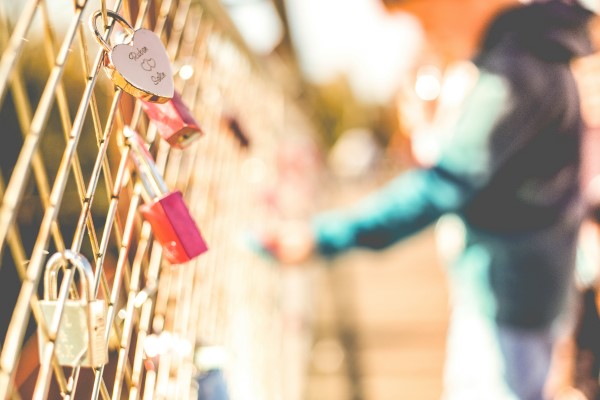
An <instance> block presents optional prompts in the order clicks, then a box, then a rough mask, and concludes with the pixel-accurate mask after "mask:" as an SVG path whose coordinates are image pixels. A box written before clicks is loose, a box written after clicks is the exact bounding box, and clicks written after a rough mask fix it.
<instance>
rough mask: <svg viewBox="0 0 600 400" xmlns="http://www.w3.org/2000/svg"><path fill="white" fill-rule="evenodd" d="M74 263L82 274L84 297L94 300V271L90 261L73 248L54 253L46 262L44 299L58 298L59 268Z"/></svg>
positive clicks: (86, 299) (87, 300)
mask: <svg viewBox="0 0 600 400" xmlns="http://www.w3.org/2000/svg"><path fill="white" fill-rule="evenodd" d="M65 264H67V265H69V264H70V265H73V266H74V267H75V268H76V269H77V271H78V272H79V275H81V286H82V288H83V290H82V299H83V300H84V301H86V302H89V301H91V300H94V298H95V295H94V285H92V282H94V271H93V269H92V266H91V264H90V262H89V261H88V260H87V258H85V257H84V256H82V255H81V254H79V253H77V252H75V251H73V250H68V249H67V250H64V251H62V252H59V253H55V254H53V255H52V256H51V257H50V258H49V259H48V262H47V263H46V269H45V271H44V299H45V300H56V299H57V298H58V270H59V268H60V267H61V266H63V265H65Z"/></svg>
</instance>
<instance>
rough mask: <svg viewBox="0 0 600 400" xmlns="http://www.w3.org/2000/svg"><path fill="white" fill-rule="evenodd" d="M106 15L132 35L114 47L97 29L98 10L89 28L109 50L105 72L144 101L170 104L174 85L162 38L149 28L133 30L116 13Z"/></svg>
mask: <svg viewBox="0 0 600 400" xmlns="http://www.w3.org/2000/svg"><path fill="white" fill-rule="evenodd" d="M107 13H108V16H110V17H111V18H113V19H114V20H116V21H118V22H119V23H120V24H121V25H123V27H124V28H125V30H126V31H127V33H129V36H130V40H129V42H128V43H119V44H117V45H116V46H114V47H111V46H110V45H109V44H108V42H106V40H104V39H103V38H102V35H101V34H100V31H99V30H98V27H97V20H98V18H99V17H100V16H101V15H102V12H101V11H100V10H98V11H96V12H95V13H94V14H93V15H92V17H91V19H90V28H91V29H92V30H93V31H94V33H95V35H96V40H97V41H98V43H100V44H101V45H102V46H104V48H105V49H106V51H107V54H108V57H107V61H106V71H107V73H108V75H109V76H110V78H111V79H112V81H113V82H114V83H115V85H117V86H118V87H120V88H121V89H123V90H124V91H125V92H127V93H129V94H131V95H133V96H135V97H139V98H141V99H143V100H145V101H151V102H154V103H165V102H167V101H169V100H170V99H171V98H173V93H174V92H175V84H174V82H173V72H172V70H171V63H170V61H169V56H168V54H167V51H166V49H165V47H164V46H163V44H162V42H161V40H160V38H159V37H158V36H157V35H156V34H155V33H154V32H152V31H150V30H148V29H137V30H134V29H133V27H132V26H131V25H130V24H129V22H127V21H126V20H125V19H124V18H123V17H121V16H120V15H119V14H117V13H115V12H112V11H107Z"/></svg>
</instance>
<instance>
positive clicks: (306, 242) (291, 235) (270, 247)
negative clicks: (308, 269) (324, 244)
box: [260, 221, 315, 264]
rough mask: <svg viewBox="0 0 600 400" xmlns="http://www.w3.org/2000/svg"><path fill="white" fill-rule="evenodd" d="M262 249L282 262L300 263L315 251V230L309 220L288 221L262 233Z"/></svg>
mask: <svg viewBox="0 0 600 400" xmlns="http://www.w3.org/2000/svg"><path fill="white" fill-rule="evenodd" d="M260 242H261V243H260V245H261V247H262V249H263V250H264V251H266V252H268V253H269V254H270V255H272V256H273V257H274V258H275V259H277V260H278V261H279V262H281V263H282V264H300V263H302V262H305V261H307V260H308V259H309V258H310V257H311V256H312V255H313V254H314V252H315V239H314V234H313V231H312V229H311V227H310V225H309V224H308V223H307V222H303V221H287V222H282V223H279V224H277V225H276V226H275V227H274V228H271V229H269V231H267V232H263V233H262V234H261V235H260Z"/></svg>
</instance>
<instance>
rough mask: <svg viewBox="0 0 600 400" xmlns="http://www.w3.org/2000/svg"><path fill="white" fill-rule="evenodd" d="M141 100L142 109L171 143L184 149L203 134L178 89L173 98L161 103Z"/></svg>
mask: <svg viewBox="0 0 600 400" xmlns="http://www.w3.org/2000/svg"><path fill="white" fill-rule="evenodd" d="M141 102H142V109H143V110H144V112H145V113H146V115H148V118H150V120H151V121H152V123H154V125H156V129H157V130H158V133H159V134H160V136H161V137H162V138H163V139H165V140H166V141H167V142H168V143H169V145H171V146H173V147H177V148H180V149H182V148H185V147H187V146H189V145H190V144H191V143H192V142H193V141H194V140H196V139H198V138H199V137H200V136H202V134H203V132H202V129H201V128H200V125H199V124H198V123H197V122H196V120H195V119H194V117H193V116H192V113H191V112H190V110H189V109H188V107H187V106H186V105H185V103H184V102H183V100H182V99H181V95H180V94H179V93H178V92H177V91H175V93H174V94H173V98H172V99H171V100H169V101H167V102H166V103H162V104H160V103H153V102H150V101H144V100H141Z"/></svg>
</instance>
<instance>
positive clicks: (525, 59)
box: [313, 1, 591, 327]
mask: <svg viewBox="0 0 600 400" xmlns="http://www.w3.org/2000/svg"><path fill="white" fill-rule="evenodd" d="M589 17H590V13H588V12H587V11H585V10H583V9H581V8H579V7H576V6H569V5H566V4H563V3H562V2H560V1H550V2H544V3H533V4H531V5H529V6H524V7H519V8H515V9H511V10H509V11H508V12H506V13H504V14H502V15H500V16H499V17H498V18H497V19H496V20H495V21H494V22H493V23H492V24H491V26H490V28H489V30H488V32H487V35H486V36H485V40H484V41H483V43H482V46H481V50H480V52H479V54H478V56H477V57H476V58H475V59H474V63H475V65H476V66H477V67H478V68H479V71H480V73H479V78H478V81H477V83H476V84H475V87H474V89H473V91H472V93H470V95H469V98H468V99H467V100H466V102H465V105H464V107H463V110H462V113H461V115H460V118H459V119H458V122H457V123H456V124H455V126H454V127H453V132H452V135H451V137H452V139H451V140H450V142H449V143H448V144H447V145H446V146H445V147H444V149H443V150H442V154H441V157H440V159H439V162H438V163H437V164H436V165H435V166H434V167H432V168H428V169H415V170H410V171H407V172H405V173H402V174H401V175H400V176H398V177H397V178H396V179H395V180H393V181H392V182H390V183H389V184H388V185H387V186H385V187H384V188H382V189H381V190H379V191H377V192H376V193H374V194H373V195H371V196H370V197H368V198H367V199H365V200H364V201H362V202H360V203H359V204H357V205H356V206H355V207H353V208H351V209H347V210H338V211H331V212H326V213H323V214H321V215H318V216H317V217H316V218H315V219H314V221H313V226H314V231H315V236H316V242H317V246H318V249H319V251H320V252H321V254H323V255H326V256H333V255H335V254H337V253H339V252H342V251H345V250H347V249H350V248H354V247H366V248H372V249H381V248H384V247H386V246H389V245H391V244H393V243H396V242H397V241H399V240H401V239H403V238H405V237H407V236H408V235H411V234H414V233H415V232H417V231H419V230H420V229H422V228H424V227H426V226H428V225H430V224H431V223H432V222H434V221H436V220H437V219H438V218H439V217H440V216H442V215H444V214H446V213H455V214H457V215H458V216H459V217H460V218H461V219H462V220H463V222H464V224H465V226H466V247H465V249H464V252H463V254H462V256H461V257H460V258H459V260H458V261H457V262H456V265H455V266H454V269H455V270H456V276H463V277H471V278H474V277H476V278H474V279H478V280H479V286H480V288H481V291H480V293H482V294H483V295H482V297H479V298H476V299H474V301H477V302H479V303H480V305H481V307H482V308H483V310H484V311H485V312H487V313H490V315H492V316H493V317H494V318H496V319H497V320H499V321H501V322H504V323H507V324H511V325H516V326H523V327H541V326H547V325H548V324H550V323H551V322H552V321H553V320H554V319H555V318H556V317H557V316H558V315H559V314H560V312H561V310H562V308H563V306H564V304H565V299H566V296H567V293H568V290H569V288H570V283H571V282H572V275H573V269H574V263H575V260H574V258H575V247H576V240H577V234H578V230H579V225H580V222H581V219H582V214H583V207H582V201H581V195H580V187H579V169H580V148H579V146H580V139H581V134H582V129H583V124H582V121H581V116H580V111H579V97H578V92H577V88H576V84H575V81H574V77H573V76H572V73H571V70H570V68H569V62H570V61H571V59H572V58H573V57H576V56H579V55H583V54H586V53H588V52H589V51H590V50H591V48H590V44H589V40H588V36H587V30H586V21H587V20H588V18H589Z"/></svg>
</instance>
